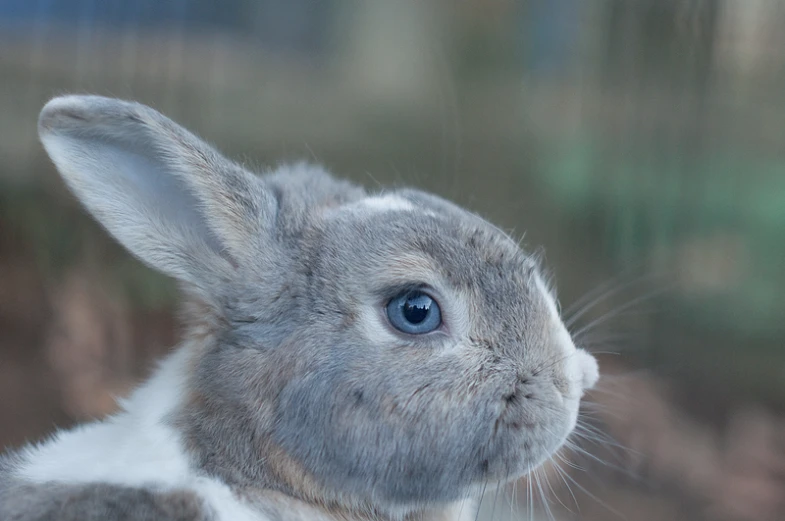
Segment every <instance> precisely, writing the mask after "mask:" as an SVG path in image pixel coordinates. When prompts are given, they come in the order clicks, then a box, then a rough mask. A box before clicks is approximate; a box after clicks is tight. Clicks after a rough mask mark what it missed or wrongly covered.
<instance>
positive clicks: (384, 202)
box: [358, 195, 414, 212]
mask: <svg viewBox="0 0 785 521" xmlns="http://www.w3.org/2000/svg"><path fill="white" fill-rule="evenodd" d="M358 204H359V205H360V206H362V207H364V208H367V209H369V210H374V211H377V212H390V211H394V210H414V205H413V204H412V203H410V202H409V201H407V200H406V199H404V198H402V197H398V196H397V195H383V196H378V197H366V198H365V199H362V200H361V201H359V202H358Z"/></svg>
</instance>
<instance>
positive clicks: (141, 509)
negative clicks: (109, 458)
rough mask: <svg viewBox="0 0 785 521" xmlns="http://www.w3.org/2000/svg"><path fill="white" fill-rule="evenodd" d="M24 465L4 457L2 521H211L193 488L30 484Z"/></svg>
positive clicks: (1, 458)
mask: <svg viewBox="0 0 785 521" xmlns="http://www.w3.org/2000/svg"><path fill="white" fill-rule="evenodd" d="M23 464H24V458H23V457H22V456H21V455H19V454H17V453H8V454H4V455H2V456H0V519H2V520H3V521H213V517H212V516H211V515H210V512H209V509H207V508H206V507H205V506H204V505H203V504H202V501H201V500H200V499H199V498H198V497H196V496H195V495H194V494H192V493H190V492H186V491H176V492H171V491H168V492H160V491H155V490H153V489H142V488H128V487H119V486H115V485H108V484H105V483H95V484H82V485H71V484H63V483H43V484H32V483H27V482H25V481H22V480H20V479H18V478H16V477H15V476H14V474H15V472H16V469H17V468H19V467H20V466H21V465H23Z"/></svg>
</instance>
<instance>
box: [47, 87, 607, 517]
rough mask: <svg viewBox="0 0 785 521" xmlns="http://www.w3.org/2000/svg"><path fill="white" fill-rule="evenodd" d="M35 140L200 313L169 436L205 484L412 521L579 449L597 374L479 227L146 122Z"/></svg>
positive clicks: (544, 291) (63, 115)
mask: <svg viewBox="0 0 785 521" xmlns="http://www.w3.org/2000/svg"><path fill="white" fill-rule="evenodd" d="M39 130H40V134H41V138H42V141H43V143H44V146H45V148H46V150H47V151H48V153H49V155H50V156H51V158H52V159H53V161H54V163H55V165H56V166H57V168H58V170H59V171H60V172H61V174H62V176H63V178H64V179H65V181H66V183H67V184H68V186H69V187H70V188H71V190H72V191H73V192H74V193H75V194H76V195H77V197H78V198H79V199H80V200H81V201H82V203H83V204H84V206H85V207H86V208H87V209H88V210H89V211H90V212H91V213H92V214H93V215H94V216H95V218H96V219H97V220H98V221H99V222H100V223H102V225H103V226H104V227H106V229H107V230H108V231H109V232H110V233H111V234H112V235H113V236H114V237H115V238H116V239H117V240H118V241H119V242H120V243H122V244H123V245H124V246H125V247H126V248H127V249H128V250H129V251H130V252H131V253H132V254H134V255H135V256H137V257H138V258H139V259H141V260H142V261H143V262H145V263H147V264H148V265H149V266H151V267H153V268H155V269H157V270H159V271H161V272H163V273H165V274H168V275H170V276H172V277H175V278H176V279H178V280H179V281H181V282H182V284H183V286H184V288H186V289H187V291H188V293H189V294H190V295H192V296H193V297H194V298H195V300H196V301H197V302H199V303H201V305H200V306H199V307H198V310H199V311H198V313H199V316H198V319H197V320H195V321H194V322H193V326H192V327H193V328H194V330H196V329H199V328H201V329H199V331H201V332H202V337H201V343H200V347H199V349H194V355H193V359H192V364H191V366H190V369H189V373H188V375H187V378H186V381H185V384H184V385H185V387H186V389H187V393H186V395H187V399H185V400H184V401H183V403H182V405H181V407H180V409H179V410H178V411H174V412H173V414H172V420H171V421H172V422H173V424H174V425H176V426H177V428H178V430H179V432H180V433H182V436H183V440H184V443H185V446H186V447H188V450H189V454H190V455H191V456H192V459H193V462H194V465H195V466H197V467H198V468H200V469H202V470H204V471H205V472H207V473H210V474H212V475H217V476H220V477H221V478H222V479H224V480H225V481H226V482H227V483H230V484H232V485H236V486H242V487H251V488H252V487H268V488H271V489H276V490H279V491H283V492H285V493H287V494H291V495H294V496H297V497H301V498H305V499H308V500H311V501H333V500H336V501H337V500H340V501H351V502H354V503H356V504H365V505H373V506H377V507H379V508H388V507H389V508H396V507H397V508H402V509H407V508H413V507H414V506H418V505H420V506H421V505H428V504H435V503H444V502H449V501H453V500H457V499H460V498H463V497H465V496H467V495H471V494H472V493H474V492H475V491H477V490H478V489H480V488H482V487H483V486H487V485H489V484H491V485H493V484H498V483H503V482H506V481H508V480H512V479H514V478H518V477H520V476H522V475H524V474H526V473H527V472H529V471H531V470H532V469H534V468H535V467H536V466H538V465H540V464H541V463H542V462H543V461H545V460H546V459H547V458H549V457H550V456H551V455H552V454H553V453H554V451H556V450H557V449H558V448H559V447H560V446H561V444H562V443H563V442H564V440H565V438H566V437H567V435H568V434H569V433H570V432H571V430H572V429H573V427H574V425H575V422H576V417H577V413H578V406H579V402H580V399H581V396H582V393H583V392H584V390H586V389H587V388H589V387H591V386H592V385H593V384H594V382H595V381H596V379H597V376H598V372H597V365H596V362H595V360H594V359H593V358H592V357H591V356H590V355H589V354H587V353H586V352H585V351H583V350H582V349H578V348H576V347H575V345H574V344H573V342H572V340H571V338H570V335H569V334H568V332H567V330H566V328H565V326H564V325H563V323H562V321H561V319H560V316H559V312H558V310H557V306H556V303H555V299H554V296H553V295H552V294H551V292H550V291H549V288H548V287H547V285H546V284H545V283H544V282H543V277H542V275H541V273H540V269H539V267H538V262H537V261H536V259H535V258H533V257H532V256H530V255H528V254H527V253H525V252H524V251H522V250H521V249H520V248H519V246H518V244H517V243H516V242H515V241H513V240H512V239H511V238H510V237H508V236H507V235H506V234H505V233H503V232H501V231H500V230H499V229H498V228H496V227H494V226H492V225H491V224H489V223H488V222H486V221H484V220H483V219H481V218H480V217H478V216H476V215H474V214H472V213H469V212H467V211H466V210H463V209H461V208H460V207H458V206H455V205H453V204H451V203H449V202H447V201H445V200H443V199H440V198H438V197H436V196H433V195H429V194H426V193H423V192H419V191H415V190H399V191H391V192H386V193H382V194H376V195H368V194H366V192H365V191H364V190H363V189H361V188H359V187H357V186H355V185H352V184H349V183H347V182H343V181H338V180H335V179H333V178H332V177H330V176H329V175H328V174H327V173H325V172H324V171H323V170H321V169H320V168H318V167H314V166H309V165H303V164H299V165H294V166H289V167H283V168H280V169H278V170H277V171H275V172H271V173H268V174H267V175H264V176H257V175H254V174H252V173H250V172H248V171H247V170H245V169H243V168H242V167H241V166H239V165H237V164H235V163H233V162H230V161H229V160H227V159H225V158H223V157H222V156H221V155H219V154H218V153H217V152H216V151H215V150H214V149H213V148H211V147H210V146H208V145H206V144H205V143H203V142H202V141H200V140H199V139H197V138H196V137H195V136H193V135H192V134H190V133H189V132H187V131H186V130H184V129H182V128H181V127H179V126H178V125H176V124H175V123H173V122H172V121H170V120H169V119H167V118H165V117H163V116H162V115H160V114H159V113H157V112H155V111H154V110H152V109H150V108H147V107H145V106H143V105H139V104H136V103H130V102H124V101H118V100H112V99H107V98H101V97H95V96H67V97H61V98H56V99H54V100H52V101H51V102H49V104H47V105H46V107H45V108H44V109H43V111H42V114H41V117H40V120H39Z"/></svg>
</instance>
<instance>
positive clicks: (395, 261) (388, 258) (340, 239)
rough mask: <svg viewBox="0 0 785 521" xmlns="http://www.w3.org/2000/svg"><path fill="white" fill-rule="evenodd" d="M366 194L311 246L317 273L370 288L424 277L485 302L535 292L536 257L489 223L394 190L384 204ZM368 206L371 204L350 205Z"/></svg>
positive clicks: (514, 298)
mask: <svg viewBox="0 0 785 521" xmlns="http://www.w3.org/2000/svg"><path fill="white" fill-rule="evenodd" d="M369 199H370V198H369ZM367 200H368V199H364V200H362V201H359V202H357V203H353V204H352V205H349V207H350V208H351V210H350V211H349V212H346V213H341V214H340V215H339V216H338V217H336V218H335V219H332V220H330V221H329V222H328V223H327V226H326V227H325V229H324V230H323V236H322V240H321V241H320V244H319V245H318V247H317V248H316V252H317V253H316V255H318V256H319V257H320V261H319V264H320V265H321V268H322V270H321V273H320V275H321V276H323V277H325V278H330V277H334V278H335V279H336V280H339V281H340V282H341V283H346V282H347V281H348V282H349V283H350V285H351V286H356V285H362V286H373V287H372V288H370V289H374V290H383V289H386V288H387V287H390V286H397V285H407V284H411V283H423V284H428V285H431V286H434V287H435V288H436V289H445V290H447V289H449V290H458V291H460V292H461V293H465V294H470V295H474V296H476V297H478V298H482V299H483V300H485V301H486V302H490V301H493V300H498V299H501V300H512V301H516V302H519V303H520V302H523V300H526V299H528V298H530V295H531V294H532V293H533V292H536V291H537V288H536V285H535V284H534V279H533V277H534V276H535V275H536V273H537V261H536V259H535V258H534V257H532V256H530V255H527V254H526V253H525V252H524V251H523V250H521V248H520V247H519V246H518V244H517V243H515V242H514V241H513V240H512V239H511V238H510V237H508V236H507V235H506V234H505V233H503V232H502V231H501V230H499V229H498V228H496V227H495V226H493V225H491V224H490V223H488V222H487V221H484V220H482V219H480V218H479V217H477V216H474V215H472V214H470V213H469V212H466V211H464V210H460V209H459V208H457V207H448V206H444V207H438V206H435V205H433V206H432V205H429V204H423V203H422V202H418V201H409V204H408V205H407V204H405V203H406V201H408V199H407V198H403V197H399V196H395V197H390V198H389V199H388V200H387V201H385V203H384V206H385V209H384V210H379V209H378V208H377V206H378V205H380V204H381V203H379V202H378V201H375V202H373V203H367V202H366V201H367ZM418 203H419V204H418ZM366 205H368V206H371V207H372V208H373V210H372V211H370V212H367V211H361V212H358V211H354V210H355V209H356V207H358V206H360V207H365V206H366Z"/></svg>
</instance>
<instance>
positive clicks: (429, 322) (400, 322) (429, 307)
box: [387, 290, 442, 335]
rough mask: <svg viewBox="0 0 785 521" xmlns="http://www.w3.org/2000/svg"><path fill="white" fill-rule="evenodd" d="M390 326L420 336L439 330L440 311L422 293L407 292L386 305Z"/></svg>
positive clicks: (433, 302)
mask: <svg viewBox="0 0 785 521" xmlns="http://www.w3.org/2000/svg"><path fill="white" fill-rule="evenodd" d="M387 318H388V319H389V321H390V324H391V325H392V326H393V327H395V328H396V329H398V330H399V331H402V332H404V333H409V334H412V335H421V334H425V333H430V332H431V331H434V330H436V329H438V328H439V326H440V325H441V323H442V317H441V310H440V309H439V305H438V304H437V303H436V301H435V300H433V298H431V297H430V296H429V295H428V294H426V293H424V292H422V291H416V290H415V291H408V292H406V293H403V294H401V295H399V296H397V297H395V298H394V299H392V300H391V301H390V303H389V304H387Z"/></svg>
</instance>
